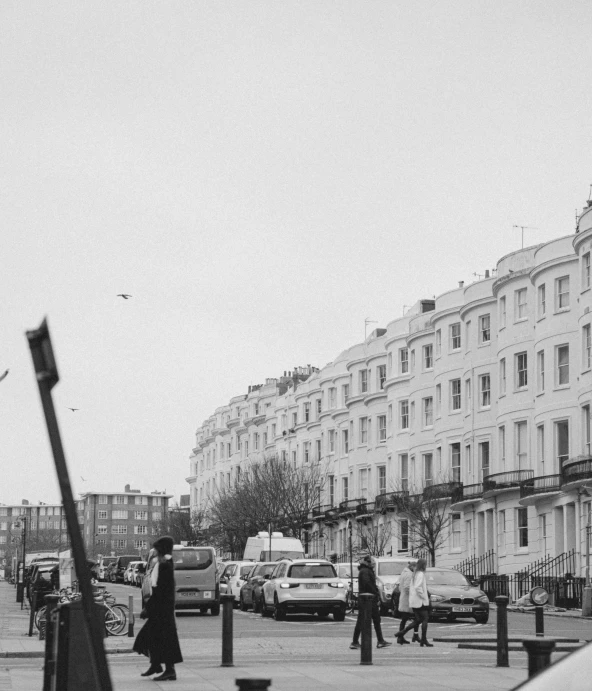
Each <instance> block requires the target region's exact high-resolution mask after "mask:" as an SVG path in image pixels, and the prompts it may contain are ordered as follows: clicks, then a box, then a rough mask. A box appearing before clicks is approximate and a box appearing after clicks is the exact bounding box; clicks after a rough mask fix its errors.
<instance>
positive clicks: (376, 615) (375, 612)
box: [354, 599, 384, 643]
mask: <svg viewBox="0 0 592 691" xmlns="http://www.w3.org/2000/svg"><path fill="white" fill-rule="evenodd" d="M359 602H360V601H359V600H358V620H357V621H356V628H355V629H354V643H359V642H360V633H361V631H362V610H361V608H360V606H359ZM372 623H373V624H374V631H376V638H377V639H378V642H379V643H381V642H382V641H383V640H384V638H383V637H382V626H381V625H380V607H379V606H378V600H376V599H374V600H372Z"/></svg>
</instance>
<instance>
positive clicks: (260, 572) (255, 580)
mask: <svg viewBox="0 0 592 691" xmlns="http://www.w3.org/2000/svg"><path fill="white" fill-rule="evenodd" d="M276 566H277V561H262V562H259V563H258V564H255V566H254V567H253V570H252V571H251V572H250V573H249V577H248V579H247V581H246V583H245V584H244V585H243V587H242V588H241V590H240V599H239V607H240V608H241V610H242V611H243V612H245V611H246V610H248V609H249V607H252V608H253V611H254V612H258V607H259V600H260V598H261V586H262V585H263V584H264V583H265V581H266V578H265V576H269V575H271V572H272V571H273V570H274V568H275V567H276Z"/></svg>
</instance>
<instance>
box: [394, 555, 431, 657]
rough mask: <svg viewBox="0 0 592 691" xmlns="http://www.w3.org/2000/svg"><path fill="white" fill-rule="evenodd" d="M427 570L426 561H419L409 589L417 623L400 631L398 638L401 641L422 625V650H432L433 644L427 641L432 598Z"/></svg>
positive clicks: (410, 601)
mask: <svg viewBox="0 0 592 691" xmlns="http://www.w3.org/2000/svg"><path fill="white" fill-rule="evenodd" d="M425 570H426V560H425V559H419V560H418V561H417V564H416V565H415V573H414V574H413V578H412V579H411V585H410V587H409V605H410V606H411V608H412V609H413V614H414V615H415V621H414V622H413V623H412V624H408V625H407V626H406V627H405V628H404V629H403V630H402V631H399V632H398V633H397V634H396V636H397V640H398V641H400V640H401V639H402V638H403V636H404V635H405V634H406V633H407V631H411V629H413V628H415V627H416V626H418V625H419V624H421V640H420V642H419V644H420V646H421V647H422V648H423V647H424V646H426V647H428V648H432V647H433V643H430V642H429V641H428V639H427V633H428V620H429V616H430V596H429V594H428V585H427V582H426V576H425Z"/></svg>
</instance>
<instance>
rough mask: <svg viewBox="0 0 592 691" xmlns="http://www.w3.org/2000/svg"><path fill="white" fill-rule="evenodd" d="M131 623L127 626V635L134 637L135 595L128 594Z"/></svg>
mask: <svg viewBox="0 0 592 691" xmlns="http://www.w3.org/2000/svg"><path fill="white" fill-rule="evenodd" d="M128 609H129V623H128V627H127V637H128V638H133V637H134V596H133V595H129V596H128Z"/></svg>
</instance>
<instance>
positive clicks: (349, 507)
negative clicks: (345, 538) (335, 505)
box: [339, 499, 366, 516]
mask: <svg viewBox="0 0 592 691" xmlns="http://www.w3.org/2000/svg"><path fill="white" fill-rule="evenodd" d="M365 503H366V502H365V500H364V499H348V500H347V501H342V502H341V503H340V504H339V514H340V515H341V516H346V515H348V514H352V513H357V511H358V506H359V505H360V504H365Z"/></svg>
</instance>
